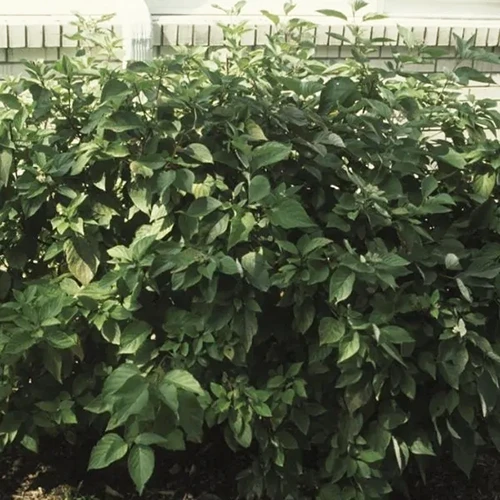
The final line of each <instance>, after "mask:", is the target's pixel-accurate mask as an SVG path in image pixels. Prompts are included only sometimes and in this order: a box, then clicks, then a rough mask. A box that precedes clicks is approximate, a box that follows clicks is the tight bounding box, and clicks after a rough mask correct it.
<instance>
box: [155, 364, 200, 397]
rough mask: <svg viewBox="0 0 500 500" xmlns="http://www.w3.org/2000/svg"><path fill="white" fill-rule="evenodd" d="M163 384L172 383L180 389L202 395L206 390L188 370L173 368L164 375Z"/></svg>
mask: <svg viewBox="0 0 500 500" xmlns="http://www.w3.org/2000/svg"><path fill="white" fill-rule="evenodd" d="M162 383H163V384H164V383H168V384H171V385H173V386H175V387H177V388H178V389H183V390H184V391H187V392H192V393H194V394H198V395H202V394H204V390H203V389H202V387H201V385H200V383H199V382H198V381H197V380H196V379H195V378H194V377H193V376H192V375H191V374H190V373H189V372H188V371H186V370H171V371H169V372H168V373H167V374H166V375H165V377H163V382H162Z"/></svg>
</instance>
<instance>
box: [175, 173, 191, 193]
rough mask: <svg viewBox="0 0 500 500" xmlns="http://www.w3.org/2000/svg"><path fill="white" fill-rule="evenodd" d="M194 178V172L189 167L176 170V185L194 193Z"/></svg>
mask: <svg viewBox="0 0 500 500" xmlns="http://www.w3.org/2000/svg"><path fill="white" fill-rule="evenodd" d="M194 180H195V176H194V174H193V172H191V170H189V169H187V168H182V169H180V170H177V172H176V175H175V181H174V186H175V187H176V188H177V189H180V190H181V191H185V192H186V193H192V192H193V184H194Z"/></svg>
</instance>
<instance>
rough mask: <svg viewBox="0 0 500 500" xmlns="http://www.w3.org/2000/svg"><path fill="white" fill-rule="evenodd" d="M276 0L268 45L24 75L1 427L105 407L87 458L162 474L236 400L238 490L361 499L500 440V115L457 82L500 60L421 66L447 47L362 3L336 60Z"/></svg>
mask: <svg viewBox="0 0 500 500" xmlns="http://www.w3.org/2000/svg"><path fill="white" fill-rule="evenodd" d="M362 6H363V2H359V1H358V2H357V3H356V5H355V9H358V10H359V9H360V8H361V7H362ZM288 8H289V6H288V7H287V9H288ZM324 14H326V15H330V16H336V17H341V18H342V17H343V16H344V15H343V14H342V13H339V12H335V11H324ZM358 14H359V13H358ZM266 15H268V16H269V18H270V19H271V21H272V22H274V23H276V27H275V29H274V30H273V34H272V35H271V36H270V37H269V39H268V41H267V42H266V43H265V45H264V46H262V47H258V48H250V47H245V46H243V45H241V43H240V40H241V35H242V34H243V33H244V31H245V26H244V25H235V26H230V27H225V28H224V32H225V36H226V39H225V42H224V44H225V45H224V47H223V48H222V49H219V48H215V49H213V48H211V49H209V50H208V51H207V49H193V50H187V49H181V50H179V51H177V52H176V53H175V54H173V55H172V56H169V57H166V58H161V59H158V60H155V61H153V62H151V63H148V64H144V63H135V64H132V65H130V66H129V67H128V68H127V69H121V68H116V67H114V66H113V65H112V64H108V63H103V62H102V59H101V58H95V56H91V55H89V52H88V51H87V50H85V49H82V50H81V51H80V53H79V55H78V56H77V57H75V58H68V57H63V58H62V59H61V60H60V61H59V62H57V63H55V64H44V63H27V64H26V75H25V76H22V77H19V78H16V79H14V80H12V81H9V82H4V83H2V84H1V89H0V90H1V93H0V103H1V104H0V120H1V121H0V186H1V188H0V255H1V256H2V259H1V271H0V301H1V303H0V367H1V382H2V384H1V387H0V421H1V423H0V447H1V448H2V449H6V448H8V447H9V446H10V445H11V444H16V443H20V444H21V445H23V446H24V447H26V448H28V449H29V450H33V451H36V450H37V447H38V442H39V438H40V437H41V436H44V435H51V436H55V435H63V436H65V438H66V439H68V440H69V441H70V442H75V441H76V440H78V439H81V436H82V435H85V433H86V432H87V430H88V429H89V428H92V429H94V430H95V431H96V432H98V433H100V434H99V435H100V436H101V438H100V440H99V441H98V442H96V443H94V444H95V446H94V448H93V451H92V453H91V456H90V463H89V467H90V468H93V469H99V468H105V467H107V466H109V465H110V464H112V463H113V462H115V461H118V460H122V459H123V460H126V461H128V468H129V471H130V475H131V477H132V479H133V481H134V482H135V484H136V486H137V489H138V490H139V491H140V492H142V491H143V489H144V487H145V484H146V483H147V482H148V480H149V478H150V477H151V475H152V473H153V469H154V461H155V449H157V448H158V447H160V448H166V449H168V450H183V449H184V448H185V445H186V441H191V442H195V443H200V442H201V441H202V439H203V434H204V430H206V429H207V428H210V427H214V426H218V427H219V428H221V429H223V432H224V437H225V441H226V443H227V446H229V447H230V448H231V449H233V450H234V452H235V453H239V452H242V450H244V449H248V451H247V452H245V453H249V454H250V455H251V456H254V457H255V459H254V462H253V463H252V465H251V466H250V467H249V469H248V470H246V471H242V473H241V476H240V488H241V495H242V497H245V498H260V497H262V496H267V497H269V498H273V499H280V498H283V499H285V498H288V499H299V498H317V499H319V500H330V499H335V498H341V499H343V500H349V499H368V498H384V497H385V496H386V495H387V494H389V492H390V491H391V488H393V487H395V486H398V485H399V486H401V484H400V482H399V479H398V477H399V476H400V473H401V472H403V471H404V470H405V469H406V468H407V467H408V466H409V465H410V464H412V463H414V464H416V465H418V466H419V468H420V470H421V473H422V474H424V475H425V467H426V465H427V464H428V463H430V461H432V457H433V456H434V455H437V454H439V453H441V452H443V451H447V450H450V451H451V452H452V453H453V457H454V459H455V461H456V462H457V464H458V465H459V466H460V467H461V468H462V469H463V470H464V471H465V472H466V473H468V472H469V471H470V470H471V467H472V464H473V461H474V455H475V453H476V449H477V448H478V447H480V446H482V445H485V444H488V443H494V444H496V445H500V422H499V420H498V409H497V402H498V394H499V380H498V378H499V374H500V343H499V298H500V297H499V289H500V278H499V275H500V236H499V231H500V214H499V211H498V205H497V201H498V200H497V197H498V194H499V189H498V186H497V173H496V170H497V168H498V167H499V166H500V161H499V152H500V145H499V143H498V141H497V139H496V136H495V134H496V129H497V127H498V126H499V125H500V115H499V114H498V112H497V111H496V103H494V102H492V101H490V100H487V99H482V100H480V99H475V98H474V97H472V96H469V97H467V96H464V94H463V92H461V87H462V86H463V85H464V84H467V83H468V82H469V80H475V81H480V82H482V81H489V77H488V76H486V75H484V74H482V73H480V72H479V71H477V70H475V69H473V67H472V64H470V62H471V61H473V60H486V61H490V62H497V61H496V58H495V57H494V56H493V55H492V54H491V53H488V52H484V51H480V50H477V49H473V45H474V40H473V39H471V40H467V41H464V40H460V39H457V40H456V42H457V48H456V51H457V54H456V55H457V61H458V63H460V64H458V63H457V66H456V67H455V68H454V69H453V70H450V71H449V72H447V73H445V74H442V73H441V74H435V75H428V76H424V75H422V74H420V73H419V72H416V71H413V70H410V69H411V68H413V65H415V64H419V63H422V62H429V61H431V60H434V59H435V58H436V57H439V56H440V55H441V54H440V53H439V50H438V49H436V48H427V47H424V46H422V45H421V44H420V43H419V42H418V41H417V40H415V39H414V38H413V36H412V34H411V33H409V32H407V31H405V30H404V29H401V33H400V38H401V39H403V40H404V41H405V45H406V49H405V51H404V52H403V51H400V52H395V53H394V57H393V59H392V61H391V62H390V63H389V64H388V66H387V68H384V69H380V68H374V67H372V66H371V65H370V63H369V60H370V55H371V54H372V52H374V51H376V50H378V46H377V45H376V44H377V43H384V42H387V41H385V40H371V41H370V40H368V39H367V38H366V35H365V31H364V30H363V28H362V27H360V25H352V26H350V27H349V31H348V33H349V36H348V37H346V38H344V37H342V36H339V35H337V34H331V35H330V36H331V37H333V38H334V39H336V40H338V39H341V41H342V43H344V44H345V45H347V44H351V46H352V54H353V57H352V58H351V59H349V60H346V61H344V62H342V63H340V64H335V65H331V64H328V63H326V62H322V61H319V60H316V59H314V47H313V45H312V43H311V41H310V39H309V38H308V35H309V34H310V33H311V30H313V29H314V27H313V26H311V25H309V24H308V23H306V22H303V21H298V20H292V21H291V22H290V23H289V24H286V25H282V24H279V22H280V21H279V19H278V18H276V16H274V15H272V14H269V13H266ZM372 18H373V16H370V15H365V18H364V20H370V19H372ZM76 38H77V39H80V41H81V42H84V41H86V40H88V39H89V38H88V37H86V36H85V34H84V33H83V32H82V31H80V32H79V34H78V35H77V36H76ZM98 40H101V41H100V42H99V41H98ZM102 40H103V38H102V37H100V38H99V37H98V38H96V39H95V40H94V42H93V43H94V45H97V46H98V47H100V48H101V49H105V50H107V51H108V52H109V51H110V50H111V49H112V48H113V41H112V38H111V37H109V36H106V37H105V38H104V42H102ZM82 45H84V44H83V43H82ZM92 50H93V52H92V54H93V53H94V52H95V47H94V48H93V49H92ZM408 64H411V65H412V66H411V67H408V66H407V65H408ZM408 68H410V69H408Z"/></svg>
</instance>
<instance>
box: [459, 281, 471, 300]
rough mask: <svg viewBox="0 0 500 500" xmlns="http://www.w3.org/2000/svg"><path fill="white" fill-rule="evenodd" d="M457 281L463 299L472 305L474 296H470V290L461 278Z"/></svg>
mask: <svg viewBox="0 0 500 500" xmlns="http://www.w3.org/2000/svg"><path fill="white" fill-rule="evenodd" d="M455 281H456V282H457V285H458V289H459V290H460V293H461V294H462V297H463V298H464V299H465V300H466V301H467V302H470V303H472V296H471V294H470V290H469V289H468V288H467V287H466V286H465V284H464V282H463V281H462V280H461V279H460V278H456V279H455Z"/></svg>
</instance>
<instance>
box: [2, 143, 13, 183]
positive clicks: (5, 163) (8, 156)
mask: <svg viewBox="0 0 500 500" xmlns="http://www.w3.org/2000/svg"><path fill="white" fill-rule="evenodd" d="M12 162H13V155H12V150H11V149H3V150H2V151H1V152H0V187H2V186H7V184H8V183H9V177H10V171H11V168H12Z"/></svg>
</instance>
